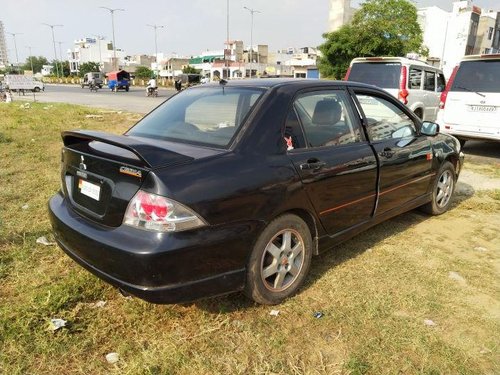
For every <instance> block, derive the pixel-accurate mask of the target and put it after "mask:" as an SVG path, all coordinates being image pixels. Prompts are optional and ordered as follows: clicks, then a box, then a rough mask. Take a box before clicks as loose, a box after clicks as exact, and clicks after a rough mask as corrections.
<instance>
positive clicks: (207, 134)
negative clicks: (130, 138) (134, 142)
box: [127, 86, 264, 147]
mask: <svg viewBox="0 0 500 375" xmlns="http://www.w3.org/2000/svg"><path fill="white" fill-rule="evenodd" d="M263 92H264V90H262V89H255V88H241V87H237V88H236V87H224V86H219V87H200V88H195V89H190V90H186V91H183V92H181V93H180V94H178V95H175V96H174V97H172V98H171V99H170V100H167V101H166V102H165V103H164V104H163V105H161V106H160V107H158V108H157V109H155V110H154V111H153V112H151V113H150V114H149V115H148V116H146V117H145V118H144V119H142V120H141V121H139V122H138V123H137V125H135V126H134V127H133V128H132V129H130V130H129V131H128V133H127V134H128V135H135V136H141V137H148V138H160V139H165V140H170V141H179V142H186V143H193V144H200V145H207V146H216V147H227V146H228V145H229V143H230V142H231V139H232V138H233V136H234V135H235V134H236V132H237V131H238V129H239V128H240V126H241V125H242V124H243V122H244V120H245V118H246V117H247V116H248V114H249V113H250V110H251V109H252V108H253V106H254V105H255V103H256V102H257V100H258V99H259V97H260V96H261V95H262V94H263Z"/></svg>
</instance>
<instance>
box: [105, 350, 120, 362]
mask: <svg viewBox="0 0 500 375" xmlns="http://www.w3.org/2000/svg"><path fill="white" fill-rule="evenodd" d="M119 360H120V356H119V355H118V353H114V352H113V353H108V354H106V361H108V363H111V364H114V363H116V362H118V361H119Z"/></svg>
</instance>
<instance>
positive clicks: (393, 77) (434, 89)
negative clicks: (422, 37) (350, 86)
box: [345, 57, 446, 121]
mask: <svg viewBox="0 0 500 375" xmlns="http://www.w3.org/2000/svg"><path fill="white" fill-rule="evenodd" d="M345 79H346V80H349V81H356V82H363V83H368V84H371V85H375V86H378V87H380V88H382V89H384V90H385V91H387V92H389V93H390V94H391V95H393V96H394V97H396V98H398V99H399V100H400V101H401V102H402V103H403V104H406V106H407V107H409V108H410V109H411V110H412V111H413V112H414V113H415V114H416V115H417V116H418V117H420V118H421V119H422V120H425V121H435V120H436V115H437V112H438V109H439V99H440V95H441V92H442V91H444V89H445V86H446V81H445V78H444V74H443V72H442V71H441V70H440V69H438V68H435V67H433V66H431V65H429V64H426V63H424V62H422V61H418V60H411V59H407V58H404V57H358V58H355V59H353V60H352V61H351V64H350V66H349V70H348V71H347V74H346V76H345Z"/></svg>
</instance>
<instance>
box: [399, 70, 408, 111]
mask: <svg viewBox="0 0 500 375" xmlns="http://www.w3.org/2000/svg"><path fill="white" fill-rule="evenodd" d="M407 82H408V70H407V68H406V66H402V67H401V77H400V78H399V93H398V99H399V101H400V102H401V103H403V104H408V95H409V93H408V90H407V88H406V85H407Z"/></svg>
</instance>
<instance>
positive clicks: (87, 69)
mask: <svg viewBox="0 0 500 375" xmlns="http://www.w3.org/2000/svg"><path fill="white" fill-rule="evenodd" d="M100 71H101V65H100V64H99V63H98V62H95V61H89V62H84V63H82V64H80V69H79V70H78V75H79V76H80V77H83V76H84V75H85V74H87V73H91V72H100Z"/></svg>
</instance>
